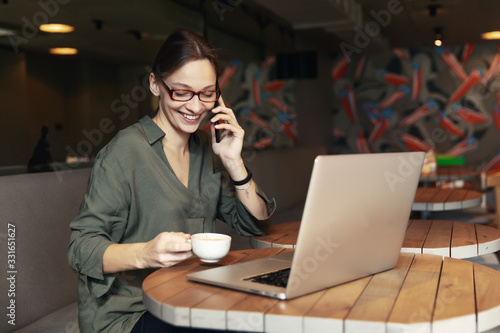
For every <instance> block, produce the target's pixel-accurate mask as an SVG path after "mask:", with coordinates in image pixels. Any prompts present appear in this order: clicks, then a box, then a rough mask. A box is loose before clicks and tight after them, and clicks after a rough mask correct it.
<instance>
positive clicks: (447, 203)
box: [412, 187, 483, 212]
mask: <svg viewBox="0 0 500 333" xmlns="http://www.w3.org/2000/svg"><path fill="white" fill-rule="evenodd" d="M482 198H483V194H482V193H481V192H478V191H475V190H468V189H463V188H437V187H419V188H417V191H416V193H415V199H414V200H413V206H412V210H413V211H421V212H436V211H444V210H455V209H465V208H470V207H475V206H479V205H480V204H481V200H482Z"/></svg>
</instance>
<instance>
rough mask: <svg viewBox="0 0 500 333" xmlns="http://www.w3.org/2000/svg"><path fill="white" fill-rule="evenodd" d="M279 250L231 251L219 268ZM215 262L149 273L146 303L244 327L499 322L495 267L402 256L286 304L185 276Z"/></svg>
mask: <svg viewBox="0 0 500 333" xmlns="http://www.w3.org/2000/svg"><path fill="white" fill-rule="evenodd" d="M283 251H289V249H285V248H265V249H250V250H242V251H234V252H230V253H229V254H228V256H226V257H225V258H224V259H223V260H222V261H220V262H219V265H229V264H232V263H236V262H239V261H244V260H251V259H256V258H261V257H266V256H270V255H275V254H278V253H280V252H283ZM211 267H214V265H208V264H202V263H201V262H200V261H199V260H198V259H197V258H193V259H190V260H187V261H185V262H182V263H180V264H178V265H176V266H174V267H171V268H163V269H160V270H158V271H156V272H154V273H152V274H151V275H150V276H148V277H147V278H146V279H145V280H144V283H143V291H144V304H145V306H146V307H147V308H148V310H149V311H150V312H151V313H152V314H153V315H155V316H157V317H158V318H161V319H162V320H164V321H166V322H169V323H171V324H174V325H178V326H186V327H193V328H203V329H222V330H225V329H226V330H241V331H250V332H286V333H302V332H314V333H316V332H326V331H327V330H328V331H332V332H393V331H394V332H396V331H397V332H431V331H432V332H434V333H436V332H483V331H485V330H488V329H491V328H493V327H496V326H498V325H500V272H498V271H495V270H493V269H491V268H487V267H485V266H482V265H480V264H474V263H472V262H468V261H464V260H460V259H454V258H449V257H441V256H436V255H430V254H412V253H402V254H401V256H400V259H399V262H398V264H397V265H396V267H395V268H394V269H391V270H388V271H385V272H382V273H378V274H374V275H370V276H368V277H365V278H361V279H358V280H355V281H352V282H348V283H344V284H341V285H339V286H335V287H332V288H328V289H324V290H321V291H318V292H315V293H312V294H309V295H305V296H302V297H299V298H295V299H292V300H286V301H278V300H275V299H271V298H267V297H264V296H257V295H252V294H248V293H244V292H240V291H234V290H229V289H224V288H219V287H215V286H210V285H205V284H200V283H196V282H191V281H188V280H187V278H186V274H188V273H190V272H195V271H199V270H204V269H207V268H211Z"/></svg>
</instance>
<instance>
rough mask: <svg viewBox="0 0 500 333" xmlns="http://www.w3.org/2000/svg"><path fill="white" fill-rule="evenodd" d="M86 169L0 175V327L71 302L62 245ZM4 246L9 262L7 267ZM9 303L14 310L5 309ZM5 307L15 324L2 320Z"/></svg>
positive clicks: (72, 278)
mask: <svg viewBox="0 0 500 333" xmlns="http://www.w3.org/2000/svg"><path fill="white" fill-rule="evenodd" d="M90 170H91V169H90V168H84V169H73V170H65V171H58V172H45V173H33V174H21V175H12V176H3V177H0V203H1V204H0V205H1V209H0V225H1V228H2V229H1V230H0V238H1V239H0V244H1V245H0V248H1V250H0V253H2V255H1V263H2V265H1V267H2V278H1V279H0V290H1V292H2V297H1V308H2V309H3V311H2V316H3V320H1V321H0V332H11V331H13V330H16V329H19V328H22V327H23V326H26V325H28V324H30V323H32V322H34V321H36V320H37V319H39V318H41V317H43V316H45V315H47V314H49V313H51V312H53V311H56V310H58V309H60V308H62V307H64V306H66V305H68V304H70V303H72V302H75V301H76V298H77V297H76V281H77V276H76V274H75V273H73V272H72V271H71V269H70V268H69V265H68V263H67V260H66V248H67V246H68V241H69V236H70V229H69V223H70V222H71V220H72V219H74V218H75V217H76V215H77V214H78V210H79V207H80V204H81V201H82V199H83V196H84V193H85V190H86V187H87V182H88V177H89V174H90ZM7 245H9V248H7ZM9 250H10V251H11V252H9V253H12V254H13V256H11V257H10V259H12V260H14V261H11V262H9V264H12V265H13V266H7V264H8V263H7V253H8V251H9ZM10 271H12V273H9V272H10ZM4 274H7V277H13V279H10V280H7V278H6V277H5V276H3V275H4ZM9 290H12V292H13V293H10V294H8V291H9ZM11 302H15V303H14V304H15V310H14V311H11V310H8V309H7V307H9V306H10V304H11ZM6 309H7V314H9V313H10V312H13V313H15V326H13V325H11V324H9V323H8V320H10V317H8V316H7V317H6V313H5V312H6Z"/></svg>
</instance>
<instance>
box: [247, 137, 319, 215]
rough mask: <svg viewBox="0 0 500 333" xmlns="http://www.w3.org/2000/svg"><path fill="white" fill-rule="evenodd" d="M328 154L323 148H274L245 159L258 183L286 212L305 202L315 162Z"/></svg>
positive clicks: (256, 152) (248, 154) (257, 152)
mask: <svg viewBox="0 0 500 333" xmlns="http://www.w3.org/2000/svg"><path fill="white" fill-rule="evenodd" d="M325 153H326V149H325V148H324V147H321V146H312V147H300V148H288V149H270V150H265V151H247V152H245V153H244V154H243V159H244V161H245V164H246V165H247V166H248V168H249V169H250V170H251V171H252V173H253V174H254V178H255V181H256V182H257V184H259V186H260V187H261V188H262V190H264V192H265V193H266V194H267V195H268V196H269V197H274V198H275V199H276V203H277V206H276V207H277V210H278V211H283V210H286V209H289V208H291V207H294V206H296V205H300V204H303V203H304V202H305V199H306V195H307V189H308V187H309V180H310V177H311V171H312V168H313V164H314V159H315V158H316V156H318V155H321V154H325Z"/></svg>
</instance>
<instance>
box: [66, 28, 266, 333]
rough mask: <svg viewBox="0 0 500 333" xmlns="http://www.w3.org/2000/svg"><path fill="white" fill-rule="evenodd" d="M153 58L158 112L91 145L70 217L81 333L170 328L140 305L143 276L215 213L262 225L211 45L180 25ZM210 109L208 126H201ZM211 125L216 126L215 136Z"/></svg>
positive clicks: (236, 222)
mask: <svg viewBox="0 0 500 333" xmlns="http://www.w3.org/2000/svg"><path fill="white" fill-rule="evenodd" d="M153 68H154V73H151V75H150V78H149V81H150V90H151V92H152V93H153V94H154V95H155V96H159V107H158V110H157V112H156V114H155V115H154V117H153V118H152V119H151V118H149V117H144V118H142V119H140V121H139V122H138V123H136V124H134V125H132V126H130V127H128V128H126V129H124V130H122V131H120V132H119V133H118V134H117V136H116V137H115V138H114V139H113V140H111V141H110V143H108V144H107V145H106V147H104V148H103V149H102V150H101V151H100V152H99V154H98V155H97V157H96V161H95V165H94V168H93V170H92V174H91V177H90V180H89V185H88V189H87V193H86V195H85V198H84V200H83V203H82V205H81V208H80V213H79V215H78V217H77V218H76V219H75V220H74V221H72V222H71V224H70V226H71V229H72V234H71V239H70V244H69V247H68V252H67V255H68V261H69V263H70V265H71V267H72V268H73V270H74V271H75V272H76V273H77V274H78V277H79V279H78V298H79V322H80V330H81V331H82V332H83V333H85V332H92V333H95V332H146V331H148V329H149V331H155V329H156V330H160V329H161V330H162V331H168V330H169V329H170V330H173V329H174V328H172V327H171V326H170V325H167V324H164V323H162V322H161V321H159V320H157V319H156V318H154V317H153V316H151V315H150V314H149V312H147V311H146V309H145V307H144V305H143V303H142V289H141V286H142V281H143V280H144V278H145V277H146V276H147V275H148V274H150V273H151V272H152V269H156V268H159V267H171V266H173V265H175V264H177V263H179V262H180V261H182V260H185V259H187V258H189V257H191V256H192V252H191V244H190V242H189V241H188V240H189V238H190V234H193V233H197V232H213V231H215V220H216V218H218V219H221V220H222V221H224V222H226V223H228V224H229V225H230V226H232V227H233V228H235V229H236V230H237V231H238V232H239V233H240V234H241V235H244V236H251V235H263V234H265V232H266V229H267V228H268V226H269V225H270V223H271V219H270V216H271V215H272V213H273V211H274V209H275V203H274V200H268V199H267V198H266V196H265V195H264V194H263V193H262V192H261V191H260V189H259V188H258V187H257V185H256V184H255V182H254V181H253V180H252V179H251V173H250V172H249V171H248V169H246V167H245V165H244V163H243V160H242V158H241V150H242V146H243V136H244V131H243V129H242V128H241V127H240V126H239V124H238V122H237V120H236V117H235V116H234V113H233V111H232V110H231V109H229V108H227V107H226V106H225V104H224V101H223V99H222V97H221V96H220V91H219V88H218V84H217V77H218V75H219V73H220V68H219V64H218V60H217V56H216V53H215V52H214V50H213V49H211V48H210V47H209V46H208V45H207V44H206V42H205V41H204V40H203V39H202V38H201V37H200V36H198V35H196V34H195V33H192V32H189V31H186V30H180V31H177V32H175V33H173V34H172V35H171V36H170V37H169V38H168V39H167V40H166V41H165V43H164V44H163V45H162V47H161V48H160V50H159V53H158V55H157V58H156V61H155V64H154V67H153ZM215 102H218V104H219V105H218V106H216V107H214V105H215ZM210 114H213V118H211V120H210V121H211V126H210V128H211V135H210V134H208V133H206V132H203V131H199V127H200V124H201V123H202V121H203V119H204V118H206V117H207V116H208V115H210ZM216 122H217V123H218V124H215V123H216ZM216 129H217V130H223V131H224V134H223V135H222V140H221V141H220V142H216V139H215V130H216ZM155 325H159V326H162V327H161V328H155V327H156V326H155Z"/></svg>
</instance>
